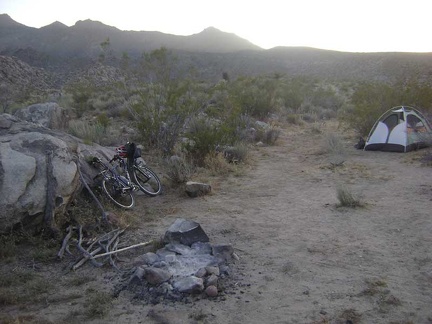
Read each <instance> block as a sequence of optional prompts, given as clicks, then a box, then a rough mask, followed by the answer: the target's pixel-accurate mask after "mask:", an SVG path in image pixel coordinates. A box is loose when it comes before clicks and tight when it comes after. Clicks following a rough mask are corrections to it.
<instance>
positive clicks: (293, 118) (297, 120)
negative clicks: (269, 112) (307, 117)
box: [286, 114, 303, 126]
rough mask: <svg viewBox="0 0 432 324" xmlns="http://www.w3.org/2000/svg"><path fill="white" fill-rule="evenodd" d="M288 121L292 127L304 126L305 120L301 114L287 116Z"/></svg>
mask: <svg viewBox="0 0 432 324" xmlns="http://www.w3.org/2000/svg"><path fill="white" fill-rule="evenodd" d="M286 121H287V123H289V124H292V125H299V126H300V125H302V124H303V120H302V118H301V115H299V114H287V115H286Z"/></svg>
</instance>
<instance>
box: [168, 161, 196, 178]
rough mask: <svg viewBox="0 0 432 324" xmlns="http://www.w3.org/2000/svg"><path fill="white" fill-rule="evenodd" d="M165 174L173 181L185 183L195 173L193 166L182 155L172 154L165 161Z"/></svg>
mask: <svg viewBox="0 0 432 324" xmlns="http://www.w3.org/2000/svg"><path fill="white" fill-rule="evenodd" d="M165 168H166V174H167V176H168V178H169V179H170V180H171V181H172V182H173V183H177V184H179V183H186V182H187V181H189V180H190V179H191V178H192V175H193V174H194V173H195V166H194V165H193V163H192V162H191V161H189V160H187V159H186V158H185V157H184V156H177V155H175V156H172V157H171V158H170V159H167V161H166V165H165Z"/></svg>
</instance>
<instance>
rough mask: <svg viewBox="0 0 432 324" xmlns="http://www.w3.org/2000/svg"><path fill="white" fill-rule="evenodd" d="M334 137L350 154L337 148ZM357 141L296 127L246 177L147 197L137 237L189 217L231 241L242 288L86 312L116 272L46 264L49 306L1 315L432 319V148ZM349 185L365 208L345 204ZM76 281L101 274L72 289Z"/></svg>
mask: <svg viewBox="0 0 432 324" xmlns="http://www.w3.org/2000/svg"><path fill="white" fill-rule="evenodd" d="M330 134H336V135H337V136H338V138H340V140H341V143H342V144H341V145H342V146H343V147H342V149H341V150H338V151H331V150H329V149H328V146H327V145H328V143H327V142H326V139H327V138H328V136H330ZM354 143H355V137H353V136H347V135H345V134H343V133H339V131H337V125H335V124H333V123H327V124H325V125H319V127H317V125H309V126H308V127H301V128H300V127H297V126H290V127H289V128H288V129H285V130H284V131H283V133H282V136H281V138H280V139H279V140H278V142H277V144H276V145H275V146H272V147H257V148H254V149H253V152H252V153H251V165H252V166H251V168H250V170H249V171H248V172H247V174H246V175H242V176H240V177H236V176H234V175H232V176H230V178H229V180H223V179H220V178H212V177H209V178H208V179H207V180H208V181H209V182H210V183H211V185H212V188H213V191H212V194H211V195H208V196H205V197H201V198H194V199H191V198H188V197H186V196H184V195H179V194H178V193H174V192H167V193H166V194H165V195H162V196H159V197H156V198H144V199H140V200H138V206H137V210H140V208H142V210H144V211H145V212H144V213H143V214H142V215H140V216H141V217H142V222H141V223H140V224H139V225H138V228H136V229H133V230H131V231H130V233H131V235H133V237H135V238H136V240H137V241H138V240H141V241H144V240H146V238H148V237H149V236H150V237H151V236H152V237H157V236H158V235H163V234H164V231H165V230H166V229H167V228H168V227H169V225H171V224H172V223H173V222H174V221H175V220H176V219H177V218H186V219H191V220H194V221H196V222H198V223H199V224H201V226H202V227H203V229H204V230H205V231H206V233H207V234H208V236H209V237H210V240H211V242H213V243H231V244H232V245H233V247H234V250H235V251H236V254H237V255H238V256H239V260H238V261H236V262H235V265H234V267H233V273H232V284H231V285H230V286H228V287H225V290H224V289H223V288H224V287H221V288H222V289H221V290H222V293H221V294H220V296H218V297H216V298H214V299H211V298H210V299H200V300H194V299H191V300H190V303H164V302H162V303H159V304H155V305H151V304H144V303H142V302H141V301H140V300H139V299H132V297H133V295H132V294H130V293H126V292H125V293H122V294H120V295H119V296H118V297H117V298H114V299H112V300H110V301H109V307H108V310H107V311H106V312H105V313H103V315H101V318H98V317H88V312H87V311H88V310H89V307H91V303H89V295H91V294H92V293H94V291H95V290H96V289H97V290H98V291H103V292H110V291H111V289H112V287H113V285H114V283H115V278H116V276H117V275H116V272H115V271H114V270H111V269H107V268H103V269H97V268H94V267H92V266H91V264H88V265H87V266H85V267H82V268H80V270H79V271H77V273H76V274H73V273H70V274H64V273H62V272H61V271H59V270H57V271H55V270H54V267H51V268H50V270H49V271H46V270H45V271H44V272H46V273H48V272H49V274H50V276H51V280H52V278H57V279H58V280H56V284H57V286H58V287H57V289H53V291H52V295H51V296H50V298H49V301H50V302H47V303H42V304H41V303H39V304H36V305H28V306H27V308H17V307H16V308H14V307H7V309H5V308H3V312H6V313H5V314H11V315H13V316H17V315H19V314H21V315H22V316H25V315H28V316H29V314H33V316H34V319H35V320H40V321H42V320H45V321H46V322H55V323H61V322H68V323H71V322H88V323H107V322H109V323H221V324H222V323H260V324H262V323H311V324H312V323H399V324H402V323H405V324H407V323H432V311H431V308H430V305H432V250H431V248H430V247H431V243H432V235H431V233H432V218H431V216H430V211H431V207H432V201H431V199H432V183H431V181H430V175H431V169H430V167H425V166H422V165H421V162H420V159H421V157H422V156H423V155H424V154H426V153H429V154H430V153H431V151H430V150H429V149H425V150H421V151H416V152H410V153H408V154H400V153H389V152H374V151H361V150H355V149H354V147H353V145H354ZM335 152H336V153H335ZM335 161H338V163H335ZM340 187H343V188H345V190H347V191H348V192H350V193H352V194H353V195H354V196H356V197H358V199H360V200H361V201H362V202H363V203H364V205H365V206H364V207H362V208H349V207H338V205H339V201H338V198H337V194H336V193H337V189H338V188H340ZM71 276H81V277H90V278H93V279H92V280H91V281H89V282H85V283H83V284H82V285H80V286H78V285H77V286H73V285H70V279H71V278H70V277H71ZM68 277H69V278H68ZM52 281H53V280H52ZM73 294H75V296H76V297H75V298H73V299H69V301H67V302H64V300H68V299H67V296H69V295H71V296H72V295H73ZM65 296H66V297H65ZM99 302H100V303H103V300H102V299H100V300H99ZM86 303H87V306H85V304H86ZM34 314H37V315H34Z"/></svg>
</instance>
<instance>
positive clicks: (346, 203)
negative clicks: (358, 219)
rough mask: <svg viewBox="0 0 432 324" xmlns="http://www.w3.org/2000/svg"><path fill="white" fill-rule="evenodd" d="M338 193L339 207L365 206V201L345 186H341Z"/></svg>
mask: <svg viewBox="0 0 432 324" xmlns="http://www.w3.org/2000/svg"><path fill="white" fill-rule="evenodd" d="M336 194H337V199H338V201H339V204H338V207H350V208H356V207H363V206H364V203H363V202H362V201H361V200H360V199H358V198H356V197H355V196H354V194H353V193H352V192H351V191H349V190H348V189H347V188H345V187H342V186H339V187H338V188H337V191H336Z"/></svg>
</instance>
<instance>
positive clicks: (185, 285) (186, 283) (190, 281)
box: [173, 276, 204, 294]
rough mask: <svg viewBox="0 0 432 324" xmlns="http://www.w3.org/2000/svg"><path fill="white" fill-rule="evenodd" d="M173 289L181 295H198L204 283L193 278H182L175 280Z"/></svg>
mask: <svg viewBox="0 0 432 324" xmlns="http://www.w3.org/2000/svg"><path fill="white" fill-rule="evenodd" d="M173 287H174V288H175V289H177V290H178V291H179V292H181V293H190V294H194V293H200V292H202V291H203V290H204V281H203V279H202V278H198V277H195V276H189V277H183V278H180V279H177V280H175V281H174V282H173Z"/></svg>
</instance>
